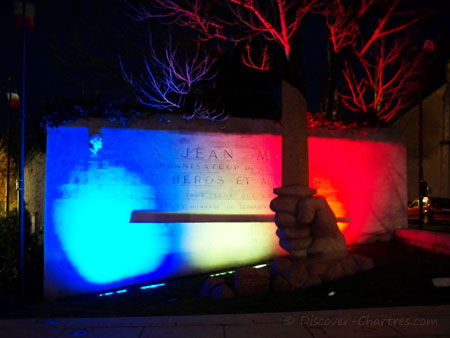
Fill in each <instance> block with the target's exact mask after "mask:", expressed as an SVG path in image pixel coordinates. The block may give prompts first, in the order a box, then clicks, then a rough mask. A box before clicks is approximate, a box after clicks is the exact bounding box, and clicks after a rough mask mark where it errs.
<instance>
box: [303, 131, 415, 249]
mask: <svg viewBox="0 0 450 338" xmlns="http://www.w3.org/2000/svg"><path fill="white" fill-rule="evenodd" d="M404 156H405V151H404V148H403V147H402V145H401V144H396V143H385V142H375V141H364V140H351V139H337V138H322V137H320V138H319V137H310V138H309V170H310V186H311V187H313V188H315V189H317V193H318V194H319V195H322V196H324V197H325V198H326V200H327V201H328V203H329V204H330V207H331V208H332V210H333V211H334V213H335V215H336V217H342V218H349V219H350V222H348V223H341V224H339V228H340V229H341V231H342V232H343V234H344V236H345V239H346V241H347V244H352V243H357V242H361V241H362V240H363V239H364V237H365V236H368V235H374V234H377V233H382V232H385V231H386V230H387V229H388V228H390V227H393V226H395V227H400V226H401V224H400V223H401V222H402V221H406V220H404V217H405V215H404V214H405V211H404V210H405V205H406V183H405V177H406V173H405V172H403V171H405V170H406V167H405V163H404V162H405V161H406V160H405V158H404ZM402 168H403V169H402ZM403 201H404V202H405V204H404V205H402V203H403ZM394 223H396V224H394ZM397 223H398V224H397Z"/></svg>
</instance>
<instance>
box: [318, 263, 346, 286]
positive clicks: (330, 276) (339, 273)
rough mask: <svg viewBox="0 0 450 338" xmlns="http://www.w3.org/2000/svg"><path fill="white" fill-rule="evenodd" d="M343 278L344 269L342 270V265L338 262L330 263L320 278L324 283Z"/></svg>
mask: <svg viewBox="0 0 450 338" xmlns="http://www.w3.org/2000/svg"><path fill="white" fill-rule="evenodd" d="M344 276H345V272H344V269H343V268H342V265H341V263H340V262H339V261H333V262H331V263H330V264H329V265H328V267H327V270H326V271H325V273H324V274H323V276H322V279H323V280H324V281H331V280H335V279H339V278H342V277H344Z"/></svg>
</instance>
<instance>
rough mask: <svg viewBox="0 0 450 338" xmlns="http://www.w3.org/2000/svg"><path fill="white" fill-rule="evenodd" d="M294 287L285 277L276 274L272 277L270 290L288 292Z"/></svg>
mask: <svg viewBox="0 0 450 338" xmlns="http://www.w3.org/2000/svg"><path fill="white" fill-rule="evenodd" d="M293 289H294V288H293V287H292V285H291V284H290V283H289V282H288V281H287V280H286V278H284V277H282V276H280V275H277V276H275V277H274V278H273V279H272V291H274V292H277V293H282V292H289V291H292V290H293Z"/></svg>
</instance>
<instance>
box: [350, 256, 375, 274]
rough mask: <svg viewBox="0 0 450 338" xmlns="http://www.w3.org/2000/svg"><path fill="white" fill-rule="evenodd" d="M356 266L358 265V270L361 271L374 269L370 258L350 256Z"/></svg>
mask: <svg viewBox="0 0 450 338" xmlns="http://www.w3.org/2000/svg"><path fill="white" fill-rule="evenodd" d="M352 256H353V258H354V260H355V262H356V265H358V269H359V270H361V271H366V270H371V269H373V267H374V263H373V259H372V258H370V257H365V256H360V255H352Z"/></svg>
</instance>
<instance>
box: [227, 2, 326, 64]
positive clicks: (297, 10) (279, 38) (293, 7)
mask: <svg viewBox="0 0 450 338" xmlns="http://www.w3.org/2000/svg"><path fill="white" fill-rule="evenodd" d="M228 1H229V3H230V9H231V11H232V12H233V14H234V16H235V17H236V18H237V19H238V20H239V21H240V22H241V23H242V24H243V25H244V26H245V27H246V28H247V30H248V31H249V32H250V33H253V34H254V33H259V34H262V35H263V36H264V37H265V39H266V40H268V41H275V42H277V43H278V44H279V45H281V47H282V48H283V50H284V53H285V55H286V57H287V58H289V55H290V49H291V46H290V39H291V38H292V36H293V35H294V33H295V32H296V31H297V29H298V27H299V25H300V23H301V21H302V19H303V18H304V16H305V15H306V14H307V13H308V12H310V11H313V10H314V9H315V8H317V7H318V6H319V4H320V2H319V0H303V1H302V2H298V1H294V0H276V1H274V2H276V4H274V5H273V6H265V7H264V8H262V7H260V6H259V3H258V1H256V0H228ZM268 9H271V11H269V10H268Z"/></svg>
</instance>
